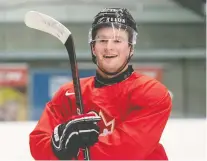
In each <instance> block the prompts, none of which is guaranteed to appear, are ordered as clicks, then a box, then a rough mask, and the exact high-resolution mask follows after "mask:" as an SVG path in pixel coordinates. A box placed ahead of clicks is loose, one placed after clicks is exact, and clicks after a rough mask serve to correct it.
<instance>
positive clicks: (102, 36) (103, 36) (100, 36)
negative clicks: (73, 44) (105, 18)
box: [96, 35, 124, 39]
mask: <svg viewBox="0 0 207 161" xmlns="http://www.w3.org/2000/svg"><path fill="white" fill-rule="evenodd" d="M96 38H107V39H108V38H111V36H105V35H97V36H96ZM112 38H114V37H112ZM115 38H116V39H117V38H121V39H124V37H123V36H115Z"/></svg>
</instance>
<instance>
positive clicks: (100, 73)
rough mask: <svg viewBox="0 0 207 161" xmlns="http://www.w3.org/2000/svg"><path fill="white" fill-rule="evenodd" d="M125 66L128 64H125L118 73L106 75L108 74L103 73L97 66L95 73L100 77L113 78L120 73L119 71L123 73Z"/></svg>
mask: <svg viewBox="0 0 207 161" xmlns="http://www.w3.org/2000/svg"><path fill="white" fill-rule="evenodd" d="M127 68H128V65H126V66H125V67H124V68H123V69H122V70H121V71H120V72H119V73H117V74H114V75H108V74H106V73H104V72H103V71H101V70H100V69H99V68H98V69H97V73H98V74H99V75H100V76H101V77H103V78H105V79H110V78H114V77H116V76H118V75H120V74H121V73H123V72H124V71H126V70H127Z"/></svg>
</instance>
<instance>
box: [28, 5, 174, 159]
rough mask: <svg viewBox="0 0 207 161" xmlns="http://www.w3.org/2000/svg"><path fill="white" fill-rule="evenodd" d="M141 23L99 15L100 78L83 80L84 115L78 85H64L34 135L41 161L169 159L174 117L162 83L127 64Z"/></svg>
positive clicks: (94, 33)
mask: <svg viewBox="0 0 207 161" xmlns="http://www.w3.org/2000/svg"><path fill="white" fill-rule="evenodd" d="M136 36H137V27H136V22H135V20H134V19H133V17H132V16H131V15H130V13H129V12H128V11H127V10H126V9H122V8H106V9H104V10H102V11H101V12H99V13H98V14H97V15H96V16H95V18H94V21H93V23H92V28H91V30H90V32H89V43H90V46H91V52H92V58H93V62H94V63H95V64H96V65H97V73H96V76H95V77H88V78H82V79H81V81H80V82H81V89H82V95H83V104H84V110H85V114H82V115H77V107H76V105H75V95H74V89H73V84H72V83H68V84H65V85H63V86H62V87H61V88H60V89H59V91H58V92H57V93H56V95H55V96H54V97H53V99H52V100H51V101H49V102H48V103H47V105H46V107H45V110H44V112H43V114H42V116H41V118H40V120H39V122H38V124H37V126H36V127H35V129H34V130H33V131H32V132H31V134H30V150H31V154H32V156H33V157H34V159H36V160H56V159H61V160H72V159H80V160H81V159H83V151H82V148H85V147H86V146H88V147H90V158H91V159H92V160H167V159H168V158H167V155H166V153H165V150H164V148H163V146H162V145H161V144H160V143H159V140H160V138H161V135H162V132H163V130H164V127H165V125H166V123H167V121H168V118H169V115H170V112H171V106H172V102H171V98H170V95H169V93H168V90H167V89H166V87H165V86H164V85H162V84H161V83H160V82H158V81H156V80H154V79H152V78H149V77H147V76H144V75H142V74H139V73H135V72H134V71H133V68H132V66H130V65H128V63H129V61H130V58H131V57H132V55H133V51H134V50H133V49H134V45H135V44H136Z"/></svg>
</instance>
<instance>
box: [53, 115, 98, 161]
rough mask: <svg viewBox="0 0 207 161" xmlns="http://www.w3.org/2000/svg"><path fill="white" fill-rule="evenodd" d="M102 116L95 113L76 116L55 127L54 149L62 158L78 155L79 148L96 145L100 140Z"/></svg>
mask: <svg viewBox="0 0 207 161" xmlns="http://www.w3.org/2000/svg"><path fill="white" fill-rule="evenodd" d="M100 120H101V118H100V116H97V115H96V114H94V113H88V114H83V115H78V116H74V117H73V118H72V119H71V120H69V121H68V122H66V123H64V124H60V125H58V126H56V127H55V129H54V132H53V135H52V141H51V143H52V149H53V152H54V154H55V155H56V156H57V157H58V158H59V159H60V160H68V159H69V160H70V159H72V158H74V157H76V156H77V154H78V151H79V148H85V147H88V146H92V145H94V144H95V143H96V142H97V141H98V136H99V127H98V125H97V122H98V121H100Z"/></svg>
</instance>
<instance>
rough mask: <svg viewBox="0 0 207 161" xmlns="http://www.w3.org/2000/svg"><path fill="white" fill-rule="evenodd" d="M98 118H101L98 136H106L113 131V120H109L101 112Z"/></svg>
mask: <svg viewBox="0 0 207 161" xmlns="http://www.w3.org/2000/svg"><path fill="white" fill-rule="evenodd" d="M99 116H100V117H101V118H102V121H101V122H100V130H101V131H100V133H101V134H100V135H101V136H106V135H108V134H110V133H112V132H113V131H114V126H115V119H114V118H113V119H111V118H109V116H107V115H106V114H104V113H103V112H102V111H100V112H99Z"/></svg>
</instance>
